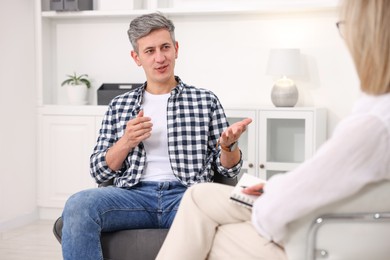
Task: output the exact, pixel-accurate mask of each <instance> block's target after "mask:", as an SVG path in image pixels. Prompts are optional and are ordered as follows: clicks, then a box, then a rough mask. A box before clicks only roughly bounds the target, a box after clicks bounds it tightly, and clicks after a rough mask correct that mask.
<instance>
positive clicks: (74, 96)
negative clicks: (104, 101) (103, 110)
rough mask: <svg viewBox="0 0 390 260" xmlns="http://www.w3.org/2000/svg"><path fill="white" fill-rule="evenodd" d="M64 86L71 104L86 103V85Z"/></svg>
mask: <svg viewBox="0 0 390 260" xmlns="http://www.w3.org/2000/svg"><path fill="white" fill-rule="evenodd" d="M66 88H67V93H68V100H69V103H70V104H71V105H86V104H87V103H88V101H87V98H88V88H87V86H86V85H84V84H82V85H67V86H66Z"/></svg>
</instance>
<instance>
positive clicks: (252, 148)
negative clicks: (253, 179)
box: [225, 109, 257, 175]
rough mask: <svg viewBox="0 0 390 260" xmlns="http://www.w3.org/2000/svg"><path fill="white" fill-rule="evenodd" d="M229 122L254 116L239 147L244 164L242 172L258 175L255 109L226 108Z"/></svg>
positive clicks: (232, 122) (239, 142)
mask: <svg viewBox="0 0 390 260" xmlns="http://www.w3.org/2000/svg"><path fill="white" fill-rule="evenodd" d="M225 113H226V116H227V119H228V121H229V124H234V123H236V122H239V121H241V120H243V119H245V118H248V117H249V118H252V120H253V121H252V123H251V124H250V125H249V126H248V128H247V130H246V131H245V132H244V133H243V134H242V135H241V137H240V139H239V140H238V144H239V147H240V149H241V152H242V157H243V161H244V162H243V165H242V169H241V173H240V174H242V173H244V172H246V173H249V174H252V175H256V168H255V167H254V166H255V165H256V161H255V160H256V143H257V142H256V111H255V110H240V109H226V110H225Z"/></svg>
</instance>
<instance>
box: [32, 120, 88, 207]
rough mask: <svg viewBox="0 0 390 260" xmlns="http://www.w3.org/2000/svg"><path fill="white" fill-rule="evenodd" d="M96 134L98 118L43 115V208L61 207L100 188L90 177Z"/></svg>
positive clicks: (41, 157) (40, 193) (41, 191)
mask: <svg viewBox="0 0 390 260" xmlns="http://www.w3.org/2000/svg"><path fill="white" fill-rule="evenodd" d="M95 132H96V128H95V117H94V116H59V115H56V116H51V115H43V116H42V130H41V144H42V147H41V153H40V166H41V167H40V169H41V170H40V171H39V172H40V178H39V185H40V187H39V189H38V190H39V197H38V201H39V202H38V203H39V206H43V207H59V208H61V207H63V205H64V203H65V201H66V200H67V199H68V197H69V196H70V195H72V194H73V193H76V192H78V191H80V190H83V189H87V188H92V187H96V185H95V182H94V180H93V179H92V177H91V176H90V174H89V157H90V155H91V153H92V149H93V146H94V144H95V140H96V139H95V138H96V134H95Z"/></svg>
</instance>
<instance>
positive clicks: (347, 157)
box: [252, 94, 390, 243]
mask: <svg viewBox="0 0 390 260" xmlns="http://www.w3.org/2000/svg"><path fill="white" fill-rule="evenodd" d="M385 179H387V180H389V179H390V94H386V95H381V96H368V95H364V96H363V97H362V98H361V99H360V100H358V102H357V103H356V106H355V108H354V111H353V113H352V114H351V115H350V116H349V117H347V118H346V119H345V120H343V121H342V122H341V123H340V124H339V125H338V126H337V128H336V129H335V131H334V134H333V136H332V137H331V138H330V139H329V140H328V141H327V142H326V143H325V144H324V145H322V147H321V148H320V149H319V150H318V151H317V153H316V154H315V155H314V156H313V157H312V158H311V159H309V160H307V161H306V162H304V163H303V164H301V165H300V166H299V167H298V168H296V169H295V170H293V171H291V172H288V173H286V174H281V175H277V176H274V177H272V178H271V179H270V180H269V181H268V183H267V184H266V185H265V187H264V194H263V195H261V196H260V197H259V199H257V200H256V202H255V204H254V207H253V211H252V222H253V225H254V226H255V228H256V230H257V231H258V232H259V233H260V235H262V236H263V237H265V238H267V239H269V240H273V241H275V242H278V243H281V242H282V241H283V238H284V237H285V234H286V227H287V224H288V223H290V222H292V221H294V220H296V219H299V218H301V217H303V216H304V215H306V214H308V213H310V212H312V211H314V210H316V209H318V208H320V207H322V206H324V205H327V204H330V203H332V202H335V201H338V200H341V199H343V198H346V197H348V196H351V195H353V194H355V193H357V192H358V191H359V190H360V189H361V188H362V187H363V186H365V185H366V184H368V183H372V182H376V181H379V180H385Z"/></svg>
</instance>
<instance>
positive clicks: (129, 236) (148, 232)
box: [53, 174, 237, 260]
mask: <svg viewBox="0 0 390 260" xmlns="http://www.w3.org/2000/svg"><path fill="white" fill-rule="evenodd" d="M214 182H217V183H222V184H227V185H232V186H234V185H235V184H236V183H237V178H226V177H223V176H222V175H219V174H215V176H214ZM108 185H112V183H105V184H104V185H101V186H108ZM62 224H63V223H62V218H61V217H60V218H58V219H57V220H56V221H55V223H54V227H53V233H54V236H55V237H56V238H57V240H58V241H59V242H60V243H61V236H62ZM167 233H168V229H131V230H121V231H116V232H109V233H102V235H101V245H102V250H103V256H104V259H110V260H124V259H129V260H130V259H131V260H148V259H155V258H156V256H157V253H158V251H159V250H160V247H161V245H162V244H163V242H164V240H165V237H166V235H167Z"/></svg>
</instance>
